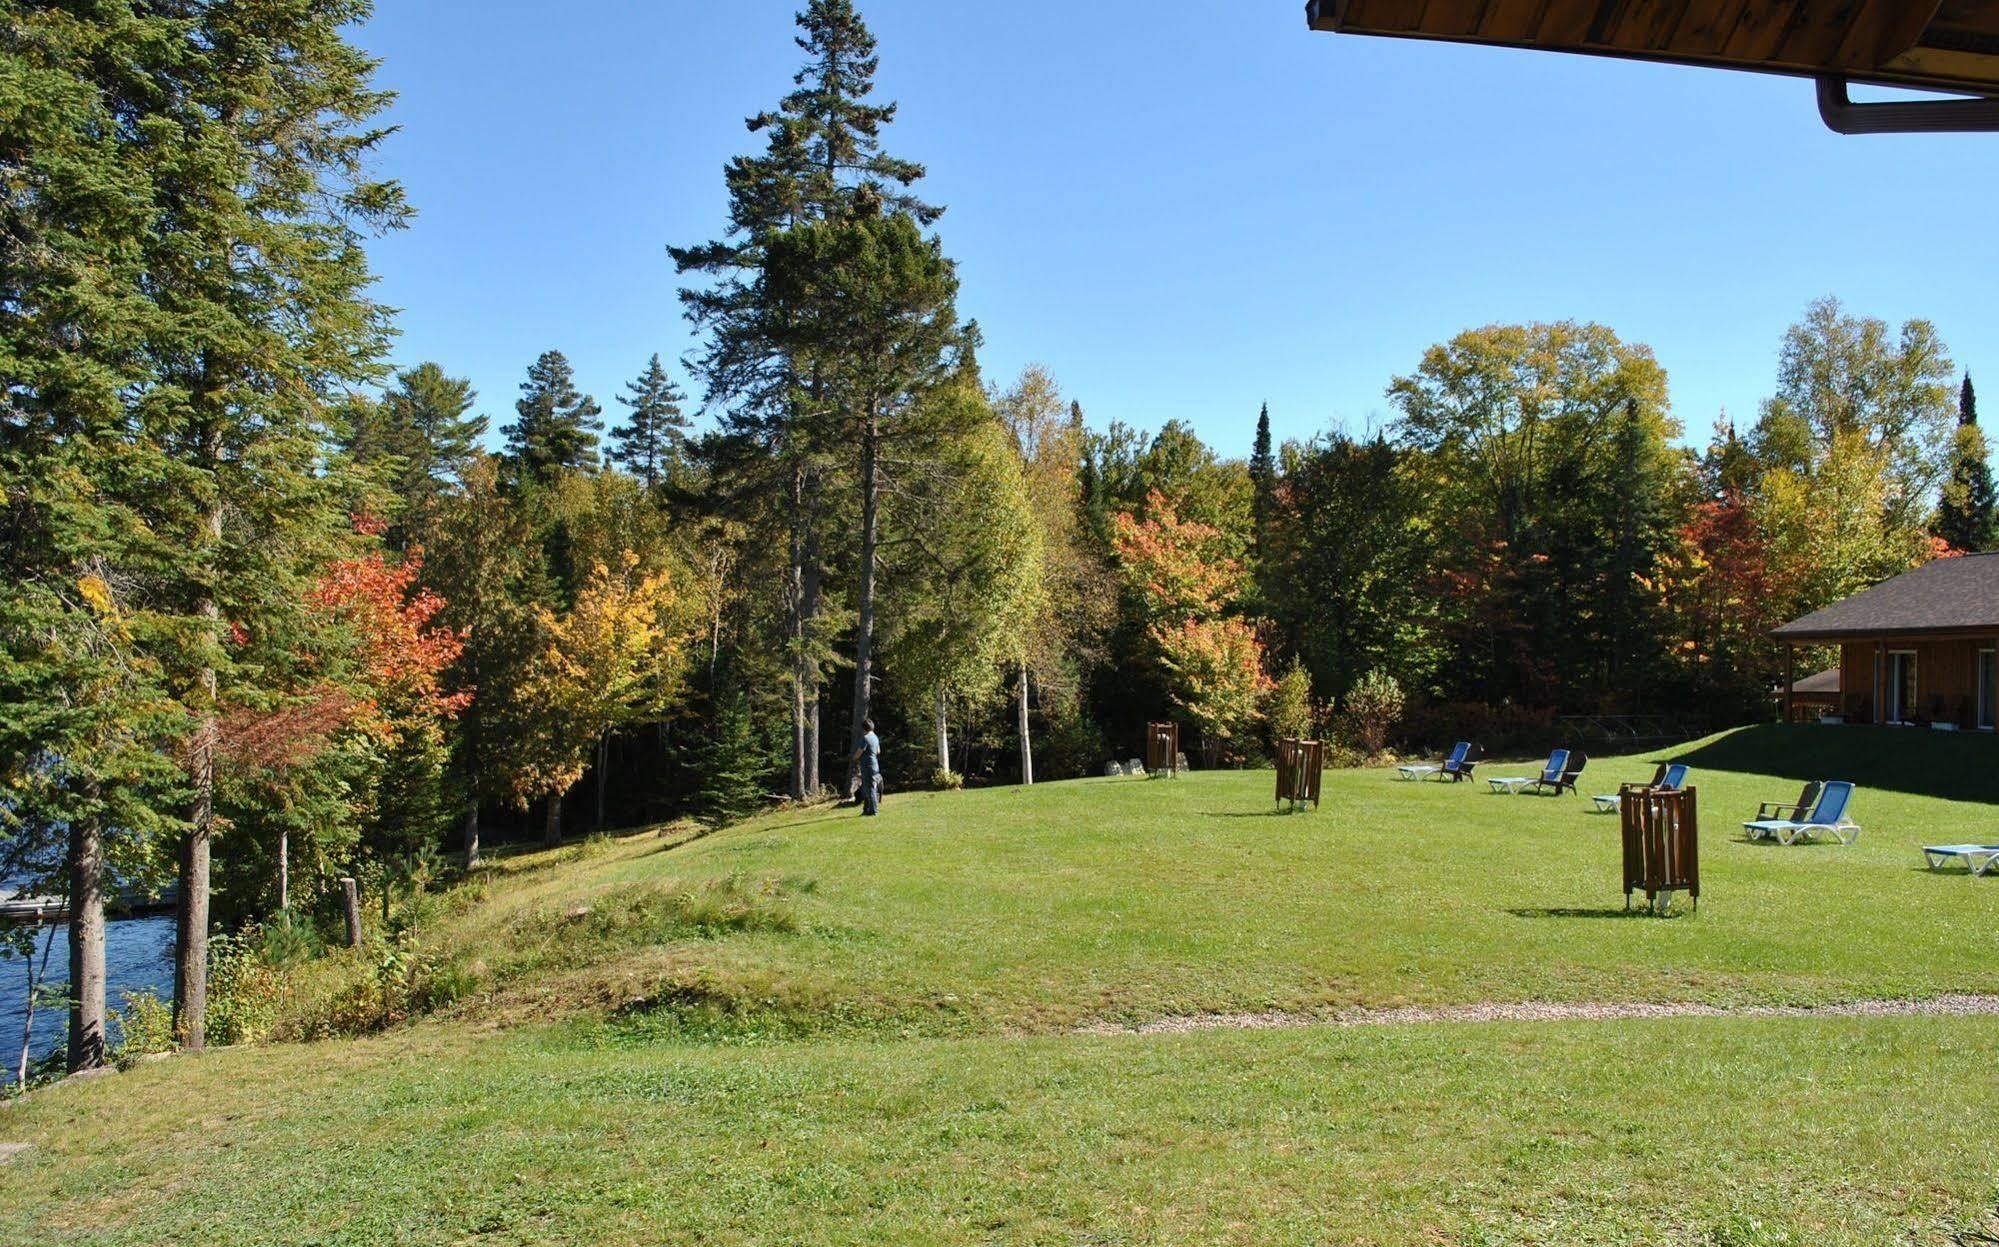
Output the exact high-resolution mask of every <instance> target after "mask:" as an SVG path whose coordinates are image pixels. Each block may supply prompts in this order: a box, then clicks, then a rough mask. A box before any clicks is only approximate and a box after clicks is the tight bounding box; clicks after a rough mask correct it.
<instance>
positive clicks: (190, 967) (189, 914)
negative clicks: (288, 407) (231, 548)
mask: <svg viewBox="0 0 1999 1247" xmlns="http://www.w3.org/2000/svg"><path fill="white" fill-rule="evenodd" d="M202 441H203V447H202V455H203V458H204V459H205V460H206V461H207V462H208V463H209V464H210V465H211V466H217V465H219V461H220V460H221V457H222V448H221V444H220V439H219V438H218V437H217V436H216V434H215V433H214V431H213V430H209V431H206V432H204V434H203V438H202ZM212 488H215V489H218V490H219V489H220V488H221V482H220V481H215V482H213V483H212ZM203 527H204V529H205V533H204V535H205V536H206V538H207V546H208V548H209V549H210V550H213V549H214V548H216V547H217V546H220V545H221V544H222V504H221V502H220V501H219V500H218V501H216V502H214V503H212V504H211V505H210V506H209V508H208V515H207V516H206V517H205V522H204V525H203ZM200 614H201V617H202V622H203V624H204V627H205V639H206V641H207V643H208V644H209V645H212V646H219V645H221V644H222V608H221V605H220V604H219V603H217V602H216V600H215V597H214V595H213V594H212V593H206V592H205V593H204V596H203V598H202V600H201V605H200ZM218 691H219V678H218V676H217V674H216V670H215V668H214V666H213V665H211V664H207V663H206V660H204V666H203V667H202V669H201V672H200V675H199V689H198V692H199V696H200V698H201V714H200V719H199V720H198V722H197V723H196V725H195V730H194V739H193V741H192V743H191V747H190V750H189V756H188V780H189V784H190V786H191V787H192V788H193V789H194V799H193V802H192V805H191V808H190V809H189V811H188V820H187V821H188V830H187V836H186V838H185V839H183V840H182V841H181V850H180V903H179V905H177V906H176V907H175V914H174V918H175V922H174V1034H175V1036H176V1037H177V1038H179V1040H180V1042H181V1044H182V1046H184V1047H185V1048H187V1049H188V1051H190V1052H199V1051H201V1049H202V1047H203V1046H204V1045H205V1044H206V1042H207V1027H208V865H209V863H208V855H209V841H210V838H211V837H212V836H213V834H214V831H215V747H216V735H217V732H218V730H219V729H218V726H217V723H216V719H215V702H216V695H217V693H218Z"/></svg>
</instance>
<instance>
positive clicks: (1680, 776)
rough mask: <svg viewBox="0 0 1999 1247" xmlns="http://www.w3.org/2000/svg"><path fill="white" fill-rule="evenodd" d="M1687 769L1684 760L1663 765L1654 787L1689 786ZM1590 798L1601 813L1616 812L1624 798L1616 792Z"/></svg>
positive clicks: (1678, 788) (1673, 788)
mask: <svg viewBox="0 0 1999 1247" xmlns="http://www.w3.org/2000/svg"><path fill="white" fill-rule="evenodd" d="M1687 770H1688V767H1687V764H1686V763H1684V762H1675V763H1673V764H1672V765H1671V766H1661V767H1660V768H1659V771H1658V774H1657V775H1656V776H1655V777H1654V779H1653V781H1652V787H1653V789H1654V790H1656V791H1658V792H1679V791H1681V790H1682V789H1684V788H1685V787H1686V786H1687ZM1590 800H1592V801H1594V802H1596V808H1597V812H1598V813H1600V814H1615V813H1617V807H1618V806H1619V805H1622V804H1623V799H1622V798H1621V797H1619V796H1618V794H1616V793H1614V792H1613V793H1608V794H1606V795H1604V796H1600V797H1591V798H1590Z"/></svg>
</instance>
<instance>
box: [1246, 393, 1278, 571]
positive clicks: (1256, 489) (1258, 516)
mask: <svg viewBox="0 0 1999 1247" xmlns="http://www.w3.org/2000/svg"><path fill="white" fill-rule="evenodd" d="M1249 483H1250V488H1251V491H1252V493H1251V495H1250V518H1251V532H1252V539H1253V540H1254V542H1255V546H1256V552H1257V553H1258V554H1259V555H1260V554H1262V553H1263V546H1264V537H1265V534H1266V532H1267V530H1268V528H1269V526H1270V517H1271V515H1272V513H1273V512H1274V511H1275V510H1276V508H1277V455H1276V452H1275V451H1274V450H1273V449H1272V448H1271V445H1270V404H1269V403H1265V404H1264V405H1263V411H1262V413H1261V414H1259V415H1258V416H1257V417H1256V442H1255V445H1254V446H1253V447H1252V448H1251V450H1250V454H1249Z"/></svg>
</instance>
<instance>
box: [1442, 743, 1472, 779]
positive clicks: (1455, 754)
mask: <svg viewBox="0 0 1999 1247" xmlns="http://www.w3.org/2000/svg"><path fill="white" fill-rule="evenodd" d="M1478 755H1479V748H1478V746H1477V745H1474V744H1472V743H1471V742H1470V741H1468V740H1461V741H1459V742H1458V744H1457V748H1455V749H1453V750H1451V756H1450V757H1448V758H1445V759H1444V762H1443V765H1442V766H1441V767H1439V768H1438V770H1437V778H1438V779H1439V780H1446V779H1448V780H1450V781H1451V782H1452V783H1454V784H1459V783H1463V782H1464V781H1465V780H1468V779H1470V778H1471V777H1472V772H1473V771H1476V770H1477V769H1478Z"/></svg>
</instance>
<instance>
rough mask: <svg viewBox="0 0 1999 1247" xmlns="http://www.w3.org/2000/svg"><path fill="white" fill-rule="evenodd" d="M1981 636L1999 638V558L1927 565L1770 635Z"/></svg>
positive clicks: (1842, 637)
mask: <svg viewBox="0 0 1999 1247" xmlns="http://www.w3.org/2000/svg"><path fill="white" fill-rule="evenodd" d="M1977 631H1988V632H1990V633H1992V634H1993V635H1995V636H1999V554H1968V555H1965V556H1964V557H1962V558H1954V559H1938V560H1937V561H1936V562H1934V563H1925V564H1924V565H1923V566H1921V567H1918V568H1916V569H1915V570H1914V571H1911V572H1904V573H1903V574H1902V575H1900V576H1897V577H1895V578H1894V579H1893V580H1889V581H1884V582H1883V583H1881V584H1878V585H1875V586H1874V587H1873V588H1872V589H1863V590H1862V591H1860V592H1859V593H1856V594H1854V595H1853V596H1852V597H1850V598H1847V599H1846V600H1845V601H1843V602H1834V603H1833V604H1832V605H1831V606H1827V607H1825V608H1823V609H1821V610H1815V611H1813V612H1812V613H1811V614H1809V615H1806V616H1805V617H1804V618H1803V619H1794V620H1792V621H1791V622H1790V623H1787V624H1785V625H1784V626H1783V627H1781V628H1778V629H1777V630H1776V631H1775V632H1774V633H1773V634H1772V635H1774V636H1776V637H1777V638H1778V639H1779V640H1785V641H1841V640H1856V639H1860V638H1865V637H1874V636H1922V635H1926V634H1932V633H1964V632H1977Z"/></svg>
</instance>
